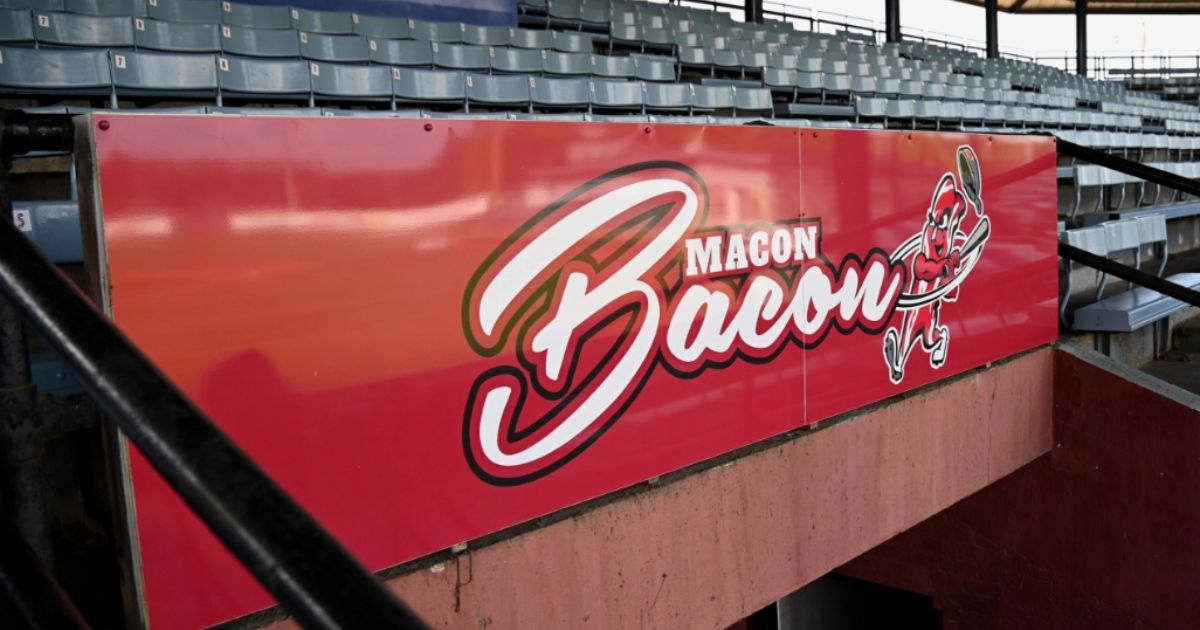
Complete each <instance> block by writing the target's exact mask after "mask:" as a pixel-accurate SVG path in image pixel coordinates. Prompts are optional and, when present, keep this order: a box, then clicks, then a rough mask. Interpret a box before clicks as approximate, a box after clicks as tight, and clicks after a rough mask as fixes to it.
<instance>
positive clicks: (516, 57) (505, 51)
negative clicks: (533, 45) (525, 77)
mask: <svg viewBox="0 0 1200 630" xmlns="http://www.w3.org/2000/svg"><path fill="white" fill-rule="evenodd" d="M488 52H489V54H490V55H491V58H492V66H491V67H492V72H497V73H507V74H538V73H540V72H541V71H542V55H541V53H540V52H539V51H536V50H529V49H526V48H492V49H491V50H489V51H488Z"/></svg>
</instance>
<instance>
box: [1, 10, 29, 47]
mask: <svg viewBox="0 0 1200 630" xmlns="http://www.w3.org/2000/svg"><path fill="white" fill-rule="evenodd" d="M33 39H34V38H33V14H32V13H31V12H30V11H29V9H0V42H5V43H24V42H32V41H33Z"/></svg>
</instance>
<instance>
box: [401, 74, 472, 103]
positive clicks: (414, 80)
mask: <svg viewBox="0 0 1200 630" xmlns="http://www.w3.org/2000/svg"><path fill="white" fill-rule="evenodd" d="M392 91H393V93H394V94H395V95H396V99H397V101H403V102H409V103H421V104H442V105H464V104H465V103H466V100H467V95H466V84H465V82H464V81H463V73H462V72H459V71H457V70H412V69H408V68H392Z"/></svg>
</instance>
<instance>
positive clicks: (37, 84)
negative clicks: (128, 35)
mask: <svg viewBox="0 0 1200 630" xmlns="http://www.w3.org/2000/svg"><path fill="white" fill-rule="evenodd" d="M0 87H2V88H4V89H5V91H8V92H12V91H20V92H22V93H36V94H63V93H70V94H92V95H107V94H108V93H109V92H110V91H111V89H112V75H111V74H110V73H109V67H108V52H107V51H104V50H55V49H45V48H43V49H35V48H0Z"/></svg>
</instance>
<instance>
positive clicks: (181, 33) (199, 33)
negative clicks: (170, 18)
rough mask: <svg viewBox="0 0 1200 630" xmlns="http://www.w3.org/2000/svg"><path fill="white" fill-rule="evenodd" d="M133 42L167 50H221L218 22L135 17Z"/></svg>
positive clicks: (152, 48)
mask: <svg viewBox="0 0 1200 630" xmlns="http://www.w3.org/2000/svg"><path fill="white" fill-rule="evenodd" d="M133 42H134V44H135V45H137V47H138V48H148V49H150V50H161V51H166V52H218V51H220V50H221V38H220V36H219V33H218V30H217V25H216V24H183V23H176V22H163V21H161V20H153V19H150V18H134V19H133Z"/></svg>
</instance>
